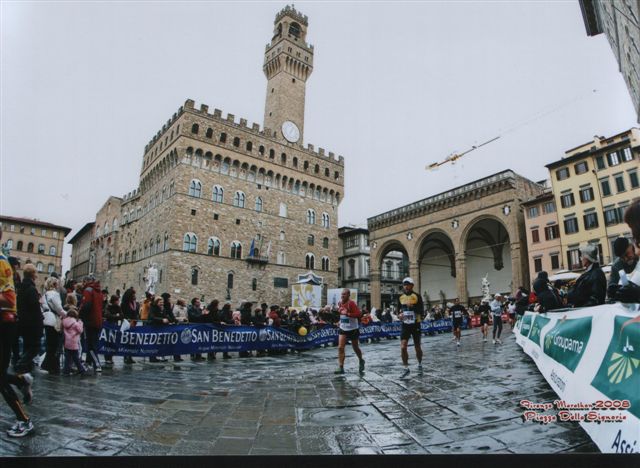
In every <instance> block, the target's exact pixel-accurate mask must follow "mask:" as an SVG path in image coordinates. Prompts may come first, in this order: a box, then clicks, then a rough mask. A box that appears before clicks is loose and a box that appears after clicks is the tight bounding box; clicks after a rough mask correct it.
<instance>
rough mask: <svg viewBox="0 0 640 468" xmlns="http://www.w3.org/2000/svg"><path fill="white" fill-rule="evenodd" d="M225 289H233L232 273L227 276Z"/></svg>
mask: <svg viewBox="0 0 640 468" xmlns="http://www.w3.org/2000/svg"><path fill="white" fill-rule="evenodd" d="M227 288H228V289H233V273H229V274H228V275H227Z"/></svg>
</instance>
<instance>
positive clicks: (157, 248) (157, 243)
mask: <svg viewBox="0 0 640 468" xmlns="http://www.w3.org/2000/svg"><path fill="white" fill-rule="evenodd" d="M160 252H161V250H160V234H158V236H157V237H156V250H155V252H154V253H160Z"/></svg>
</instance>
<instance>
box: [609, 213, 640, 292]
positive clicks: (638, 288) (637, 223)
mask: <svg viewBox="0 0 640 468" xmlns="http://www.w3.org/2000/svg"><path fill="white" fill-rule="evenodd" d="M624 222H625V223H627V224H628V225H629V227H630V228H631V235H632V236H633V240H634V243H635V247H636V255H640V200H636V201H634V202H633V203H632V204H631V205H629V208H627V210H626V211H625V212H624ZM638 269H639V267H638V266H636V269H635V271H634V275H632V280H630V281H629V282H628V283H627V285H625V286H622V287H621V288H620V289H619V290H618V291H616V295H615V296H614V299H615V300H616V301H620V302H625V303H640V280H638Z"/></svg>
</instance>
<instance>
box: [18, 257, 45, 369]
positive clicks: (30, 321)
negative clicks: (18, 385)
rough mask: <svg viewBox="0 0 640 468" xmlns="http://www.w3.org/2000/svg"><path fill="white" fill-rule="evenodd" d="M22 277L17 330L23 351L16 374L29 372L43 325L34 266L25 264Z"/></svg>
mask: <svg viewBox="0 0 640 468" xmlns="http://www.w3.org/2000/svg"><path fill="white" fill-rule="evenodd" d="M22 274H23V275H24V278H23V279H22V283H21V284H20V287H19V288H18V295H17V302H18V332H19V333H20V336H21V337H22V340H23V351H22V354H21V355H20V359H19V360H18V363H17V364H16V366H15V371H16V373H17V374H24V373H27V372H31V370H32V369H33V358H35V357H36V356H37V355H38V354H39V353H40V340H41V338H42V332H43V330H44V325H43V323H42V320H43V318H42V310H41V309H40V294H38V290H37V289H36V285H35V279H36V275H37V272H36V267H35V265H33V264H31V263H30V264H27V265H25V266H24V269H23V270H22Z"/></svg>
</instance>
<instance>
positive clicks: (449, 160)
mask: <svg viewBox="0 0 640 468" xmlns="http://www.w3.org/2000/svg"><path fill="white" fill-rule="evenodd" d="M499 138H500V136H497V137H495V138H492V139H491V140H488V141H485V142H484V143H482V144H480V145H475V146H472V147H471V148H470V149H468V150H467V151H463V152H462V153H451V154H450V155H449V156H447V157H446V158H445V159H444V161H440V162H434V163H432V164H429V165H428V166H427V167H426V168H425V169H427V170H428V171H433V170H434V169H437V168H438V167H440V166H442V165H443V164H447V163H451V164H455V163H456V161H457V160H458V159H460V158H461V157H462V156H464V155H465V154H468V153H471V152H472V151H475V150H477V149H478V148H481V147H483V146H485V145H488V144H489V143H491V142H493V141H496V140H497V139H499Z"/></svg>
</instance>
